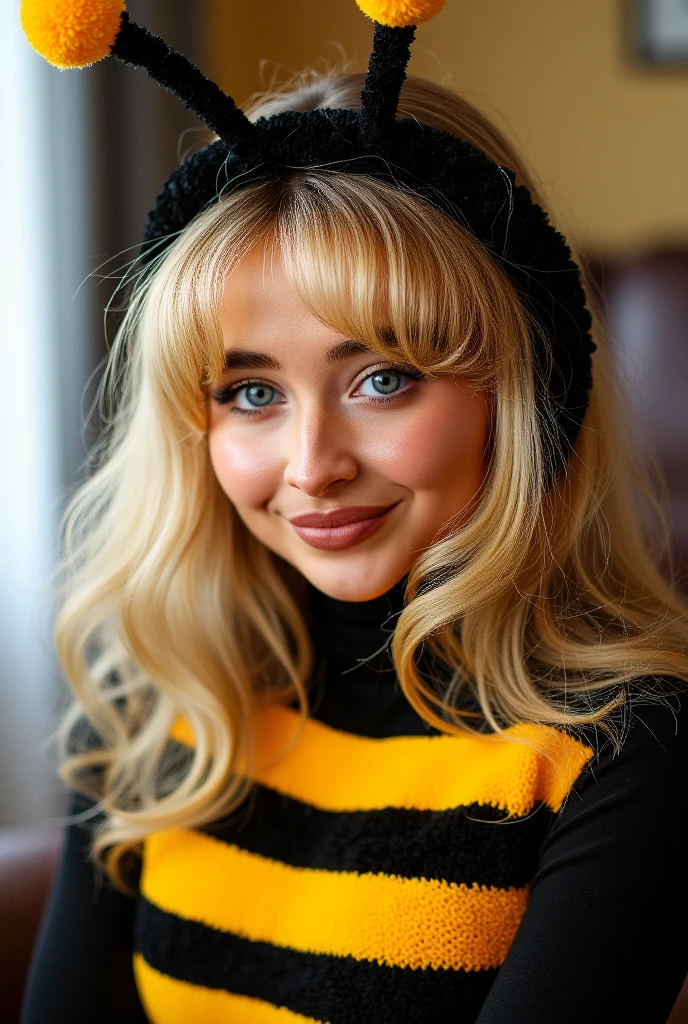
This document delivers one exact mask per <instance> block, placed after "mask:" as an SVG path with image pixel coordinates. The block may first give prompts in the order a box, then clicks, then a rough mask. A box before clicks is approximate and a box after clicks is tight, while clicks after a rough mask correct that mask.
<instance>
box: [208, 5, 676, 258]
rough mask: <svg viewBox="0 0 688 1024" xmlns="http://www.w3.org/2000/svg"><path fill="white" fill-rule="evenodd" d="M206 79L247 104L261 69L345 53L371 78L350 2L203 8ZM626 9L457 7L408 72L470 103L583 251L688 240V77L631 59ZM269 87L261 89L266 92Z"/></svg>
mask: <svg viewBox="0 0 688 1024" xmlns="http://www.w3.org/2000/svg"><path fill="white" fill-rule="evenodd" d="M206 2H207V10H208V12H209V22H208V70H209V71H210V73H211V74H213V75H214V76H215V77H216V78H217V80H218V81H219V82H220V84H222V85H223V87H224V88H225V89H226V90H227V91H229V92H230V93H231V94H232V95H234V96H235V98H236V99H237V100H238V101H241V100H243V99H245V98H246V97H247V96H248V95H249V94H250V93H251V92H253V91H254V90H255V89H257V88H259V84H260V83H259V74H258V69H259V62H260V60H261V59H263V58H265V59H266V60H267V61H269V62H271V63H270V64H269V65H268V68H267V72H268V76H269V74H270V73H271V72H272V71H273V70H274V63H277V64H279V65H281V66H282V67H283V68H285V69H287V70H299V69H300V68H301V67H303V66H304V65H306V64H310V63H312V62H314V61H315V60H317V58H319V57H322V56H327V55H328V54H329V55H330V56H332V54H333V50H332V48H328V46H327V43H328V41H337V42H340V43H342V44H343V45H344V47H345V49H346V51H347V54H349V55H350V56H355V57H357V58H358V61H357V66H358V67H362V66H363V63H364V60H365V57H366V56H367V53H368V50H369V47H370V35H371V23H370V22H369V21H368V20H367V19H366V18H365V17H364V16H363V15H362V14H361V13H360V12H359V10H358V8H357V7H356V5H355V3H354V0H248V2H246V0H244V2H243V3H239V2H237V0H206ZM629 3H630V0H448V2H447V7H446V8H445V10H444V12H443V13H442V14H441V15H439V16H438V17H437V18H436V20H435V21H433V22H431V23H429V24H427V25H424V26H421V27H420V28H419V30H418V35H417V40H416V43H415V49H414V56H413V60H412V64H411V70H412V71H413V72H414V73H415V74H420V75H425V76H427V77H428V78H432V79H433V80H435V81H444V82H445V84H448V85H450V86H451V87H452V88H454V89H456V90H457V91H459V92H461V93H463V94H464V95H465V96H467V97H468V98H469V99H471V100H473V102H475V103H476V104H477V105H478V106H480V107H481V108H483V109H484V110H486V111H487V112H488V113H490V114H491V115H492V116H493V117H494V118H495V120H496V121H497V123H498V124H499V125H500V126H501V127H502V128H506V130H507V131H508V133H509V134H510V135H511V136H512V137H513V138H514V139H515V141H516V142H517V144H518V145H519V146H520V149H521V151H522V152H523V153H524V155H525V157H526V159H527V160H528V161H529V163H530V165H531V166H532V167H533V168H534V169H535V172H536V174H537V176H538V177H539V178H540V180H542V181H543V182H544V183H545V185H546V190H547V193H548V195H549V199H550V203H551V205H552V207H553V208H554V211H555V214H556V216H557V220H558V222H559V224H560V225H561V226H562V228H564V230H566V231H568V232H570V233H571V234H572V235H573V236H574V237H575V238H576V239H577V241H578V243H579V244H580V245H582V246H584V247H586V248H587V249H588V250H590V249H591V248H592V249H594V248H599V249H601V250H602V251H605V250H608V249H611V250H618V249H619V248H625V247H627V246H629V245H634V244H643V243H646V242H649V241H652V240H655V239H657V238H659V239H664V240H666V239H670V238H675V237H676V236H681V237H686V236H688V66H687V68H686V70H685V71H681V70H679V71H676V70H674V71H658V70H655V69H648V68H644V67H642V66H639V65H638V64H635V63H634V62H633V60H632V58H631V57H630V56H629V50H628V43H627V25H626V24H625V21H626V19H625V12H626V9H627V5H628V4H629ZM266 80H267V79H264V81H266Z"/></svg>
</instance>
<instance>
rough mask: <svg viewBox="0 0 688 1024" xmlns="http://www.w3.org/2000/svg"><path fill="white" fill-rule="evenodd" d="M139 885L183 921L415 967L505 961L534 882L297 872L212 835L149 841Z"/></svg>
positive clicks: (179, 833) (177, 834)
mask: <svg viewBox="0 0 688 1024" xmlns="http://www.w3.org/2000/svg"><path fill="white" fill-rule="evenodd" d="M141 891H142V892H143V894H144V896H146V897H147V899H149V900H150V901H151V902H152V903H154V904H156V905H157V906H158V907H161V908H162V909H163V910H166V911H168V912H169V913H172V914H176V915H178V916H179V917H183V918H187V919H191V920H196V921H201V922H203V923H204V924H207V925H210V926H211V927H213V928H219V929H221V930H223V931H227V932H231V933H233V934H235V935H239V936H241V937H243V938H247V939H251V940H254V941H260V942H269V943H272V944H273V945H276V946H287V947H289V948H291V949H296V950H299V951H301V952H304V953H325V954H330V955H333V956H349V955H350V956H353V957H355V958H356V959H357V960H375V961H377V962H378V963H381V964H387V965H390V966H399V967H411V968H418V967H421V968H427V967H433V968H454V969H458V968H463V969H464V970H469V971H470V970H480V969H484V968H489V967H499V966H500V965H501V964H502V963H503V961H504V959H505V957H506V954H507V951H508V949H509V946H510V945H511V943H512V941H513V938H514V935H515V934H516V930H517V928H518V926H519V924H520V921H521V918H522V916H523V914H524V912H525V909H526V905H527V901H528V888H527V887H525V888H521V889H516V888H510V889H497V888H495V887H494V886H480V885H477V884H473V885H470V886H467V885H463V884H461V885H457V884H456V883H453V882H451V883H450V882H444V881H438V880H428V879H424V878H399V877H397V876H389V875H382V874H362V875H359V874H355V873H353V872H339V871H323V870H315V869H311V868H295V867H291V866H290V865H287V864H282V863H280V862H278V861H274V860H269V859H268V858H265V857H259V856H257V855H256V854H251V853H247V852H246V851H245V850H240V849H238V848H237V847H235V846H232V845H230V844H227V843H222V842H220V841H219V840H217V839H215V838H214V837H212V836H209V835H204V834H202V833H200V832H194V831H192V830H182V829H166V830H164V831H162V832H158V833H156V834H155V835H153V836H150V837H149V838H148V839H147V840H146V843H145V851H144V858H143V874H142V879H141Z"/></svg>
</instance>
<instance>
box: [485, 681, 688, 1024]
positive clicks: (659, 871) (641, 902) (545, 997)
mask: <svg viewBox="0 0 688 1024" xmlns="http://www.w3.org/2000/svg"><path fill="white" fill-rule="evenodd" d="M682 702H683V705H684V709H683V710H682V711H681V712H680V713H679V715H678V730H677V722H676V717H675V715H674V713H673V712H672V710H671V709H669V708H667V707H665V706H658V705H649V706H644V707H640V708H638V709H637V710H636V711H635V712H634V718H633V720H632V722H631V730H630V732H629V734H628V736H627V738H626V741H625V743H624V745H623V748H622V750H621V752H620V753H619V754H618V755H617V756H612V754H611V753H609V752H607V753H606V754H603V755H602V756H601V757H600V759H599V761H598V762H597V763H593V764H592V765H591V766H590V768H588V769H587V770H586V771H585V773H584V774H583V776H582V777H581V779H580V780H579V783H578V784H577V785H576V787H575V789H574V791H573V792H572V793H571V794H570V796H569V800H568V802H567V804H566V806H565V807H564V809H563V810H562V812H561V814H560V816H559V817H558V818H557V820H556V822H555V824H554V826H553V827H552V829H551V831H550V834H549V836H548V838H547V840H546V842H545V844H544V846H543V847H542V850H541V854H540V859H539V866H538V870H537V874H536V875H535V878H534V879H533V882H532V885H531V894H530V901H529V904H528V909H527V910H526V913H525V916H524V918H523V920H522V922H521V925H520V927H519V929H518V932H517V934H516V938H515V940H514V942H513V944H512V946H511V948H510V950H509V953H508V955H507V958H506V960H505V962H504V964H503V965H502V968H501V970H500V972H499V974H498V975H497V978H496V980H495V983H494V985H493V986H492V989H491V990H490V993H489V995H488V997H487V999H486V1001H485V1003H484V1005H483V1009H482V1011H481V1013H480V1015H479V1017H478V1024H552V1022H553V1021H556V1022H557V1024H597V1022H600V1024H602V1022H605V1024H613V1022H616V1021H624V1022H627V1024H666V1020H667V1018H668V1016H669V1014H670V1012H671V1008H672V1006H673V1004H674V1002H675V1001H676V998H677V996H678V993H679V991H680V989H681V986H682V984H683V981H684V979H685V977H686V974H687V973H688V929H687V928H686V922H687V921H688V886H687V885H686V880H685V877H684V871H685V858H686V849H687V848H688V847H687V842H686V840H687V839H688V836H687V832H688V829H687V826H686V818H687V816H688V707H686V697H685V696H684V697H682ZM672 704H673V706H674V707H677V701H676V699H672Z"/></svg>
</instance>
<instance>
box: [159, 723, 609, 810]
mask: <svg viewBox="0 0 688 1024" xmlns="http://www.w3.org/2000/svg"><path fill="white" fill-rule="evenodd" d="M299 730H301V732H300V733H299ZM507 731H508V733H509V734H510V735H512V736H515V737H521V738H527V739H529V740H532V741H535V742H536V743H539V744H540V745H541V750H542V752H538V751H537V750H533V749H532V748H530V747H526V746H522V745H520V744H514V743H509V742H508V741H506V740H502V739H501V737H489V736H485V737H476V738H473V737H471V736H394V737H392V738H390V739H382V740H379V739H370V738H368V737H364V736H354V735H352V734H351V733H346V732H340V731H339V730H337V729H332V728H330V727H329V726H326V725H324V724H323V723H322V722H318V721H316V720H315V719H308V720H307V721H306V722H305V723H301V720H300V719H299V716H298V715H297V714H296V712H294V711H291V710H290V709H289V708H285V707H282V706H280V705H276V706H273V707H270V708H268V709H266V710H265V711H264V712H262V713H261V715H260V717H259V718H258V720H257V727H256V747H257V765H258V768H257V773H256V774H257V780H258V782H261V783H263V784H264V785H266V786H269V787H270V788H272V789H275V790H277V791H279V792H280V793H285V794H286V795H287V796H291V797H294V798H295V799H297V800H301V801H303V802H304V803H308V804H312V805H314V806H316V807H320V808H323V809H324V810H328V811H354V810H360V811H366V810H374V809H377V808H382V807H408V808H417V809H418V810H433V811H444V810H448V809H449V808H452V807H459V806H461V805H466V804H470V803H473V802H478V803H481V804H489V805H491V806H493V807H498V808H500V809H502V810H505V811H508V813H510V814H517V815H522V814H527V813H528V812H529V811H530V810H532V808H533V807H534V806H535V805H536V804H537V803H539V802H544V803H546V804H547V805H548V806H549V807H551V808H552V810H554V811H558V810H559V808H560V807H561V805H562V803H563V800H564V798H565V797H566V795H567V793H568V792H569V790H570V788H571V786H572V785H573V783H574V782H575V780H576V779H577V778H578V776H579V774H580V772H581V770H582V768H583V766H584V765H585V763H586V762H587V761H588V760H589V759H590V758H591V757H592V755H593V751H592V749H591V748H590V747H588V746H586V745H585V744H583V743H581V742H579V741H578V740H576V739H574V738H573V737H572V736H569V735H567V734H566V733H564V732H562V731H560V730H559V729H554V728H553V727H551V726H539V725H530V724H523V725H516V726H512V727H511V728H510V729H509V730H507ZM172 735H173V737H174V738H175V739H177V740H178V741H179V742H181V743H186V744H187V745H192V744H193V733H191V731H190V729H189V726H188V724H187V723H186V722H185V721H184V720H182V719H178V720H177V722H176V724H175V727H174V730H173V733H172ZM285 750H286V751H287V752H286V753H285V754H283V756H281V757H280V755H281V754H282V753H283V751H285ZM546 755H549V757H550V758H551V759H552V760H551V761H550V760H549V759H548V757H547V756H546Z"/></svg>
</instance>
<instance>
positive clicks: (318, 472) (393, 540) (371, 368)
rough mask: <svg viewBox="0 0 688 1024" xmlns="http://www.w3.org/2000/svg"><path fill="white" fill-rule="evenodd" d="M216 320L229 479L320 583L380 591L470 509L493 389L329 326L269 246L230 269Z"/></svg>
mask: <svg viewBox="0 0 688 1024" xmlns="http://www.w3.org/2000/svg"><path fill="white" fill-rule="evenodd" d="M220 319H221V325H222V333H223V338H224V347H225V352H226V354H227V359H226V362H227V369H226V370H225V372H224V374H223V376H222V377H221V378H220V379H219V380H217V381H215V382H214V383H213V385H212V386H211V388H210V389H209V399H208V440H209V447H210V458H211V461H212V465H213V469H214V471H215V474H216V476H217V479H218V481H219V483H220V486H221V487H222V489H223V490H224V492H225V494H226V495H227V497H228V498H229V499H230V501H231V502H232V504H233V505H234V507H235V509H236V511H237V513H238V514H239V516H240V517H241V519H242V520H243V522H244V523H245V525H246V526H247V528H248V529H249V530H250V531H251V533H253V534H254V535H255V536H256V537H257V538H258V539H259V540H260V541H262V542H263V544H265V545H266V547H268V548H270V549H271V550H272V551H274V552H276V553H277V554H278V555H280V556H281V557H282V558H283V559H285V560H286V561H287V562H290V563H291V564H292V565H293V566H295V567H296V569H298V570H299V571H300V572H301V573H302V574H303V575H304V576H305V577H306V578H307V579H308V580H310V582H311V583H312V584H313V585H314V586H315V587H317V588H318V590H321V591H323V592H324V593H326V594H329V595H330V596H331V597H335V598H338V599H339V600H342V601H366V600H370V599H372V598H374V597H378V596H379V595H380V594H383V593H385V591H387V590H389V589H390V588H391V587H393V586H394V584H395V583H398V582H399V580H401V579H402V578H403V577H404V575H405V574H406V573H407V572H408V570H409V569H410V568H411V565H412V564H413V562H414V561H415V560H416V558H417V557H418V555H419V554H420V553H421V552H422V551H424V550H425V549H426V548H427V547H428V546H429V545H431V544H432V543H433V542H434V541H436V540H438V539H440V538H441V537H442V536H444V535H446V532H447V526H448V524H450V522H451V525H456V524H457V522H461V521H462V520H465V519H466V518H467V516H468V514H469V511H470V508H471V505H472V502H473V500H474V498H475V497H476V495H477V492H478V490H479V488H480V485H481V482H482V479H483V475H484V471H485V465H484V460H485V451H486V445H487V437H488V407H487V401H486V396H485V394H484V393H479V392H475V391H471V390H469V389H468V388H466V387H464V386H462V384H461V382H460V380H459V379H458V378H457V377H455V376H451V375H439V376H437V377H435V378H434V379H432V380H430V379H417V378H418V374H417V371H415V370H414V368H413V367H410V366H408V365H404V364H403V363H395V362H393V361H390V360H388V359H383V358H381V357H380V355H379V353H377V352H375V351H373V350H371V349H368V348H365V347H364V346H362V345H361V344H360V343H357V342H355V339H349V338H347V337H346V336H345V335H342V334H338V333H337V332H336V331H333V330H331V329H330V328H328V327H325V326H324V325H323V324H322V323H320V321H318V320H317V319H316V318H315V317H314V316H313V315H312V314H311V313H310V312H309V311H308V310H307V309H306V307H305V306H304V305H303V303H302V302H301V300H300V298H299V296H298V295H297V293H296V292H295V291H294V289H293V288H292V287H291V286H290V285H289V283H288V282H287V280H286V277H285V275H284V270H283V267H282V264H281V263H280V262H279V258H278V257H277V256H274V257H273V256H270V255H268V256H265V250H264V249H263V247H262V246H258V247H256V249H254V250H253V252H252V253H251V254H250V255H249V256H248V257H247V258H246V259H245V260H244V261H243V262H242V263H241V264H240V266H239V267H238V269H237V270H235V271H234V272H233V273H232V274H231V275H230V276H229V277H228V279H227V287H226V291H225V294H224V300H223V304H222V307H221V310H220ZM309 517H310V518H309ZM297 520H303V521H301V522H297Z"/></svg>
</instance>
